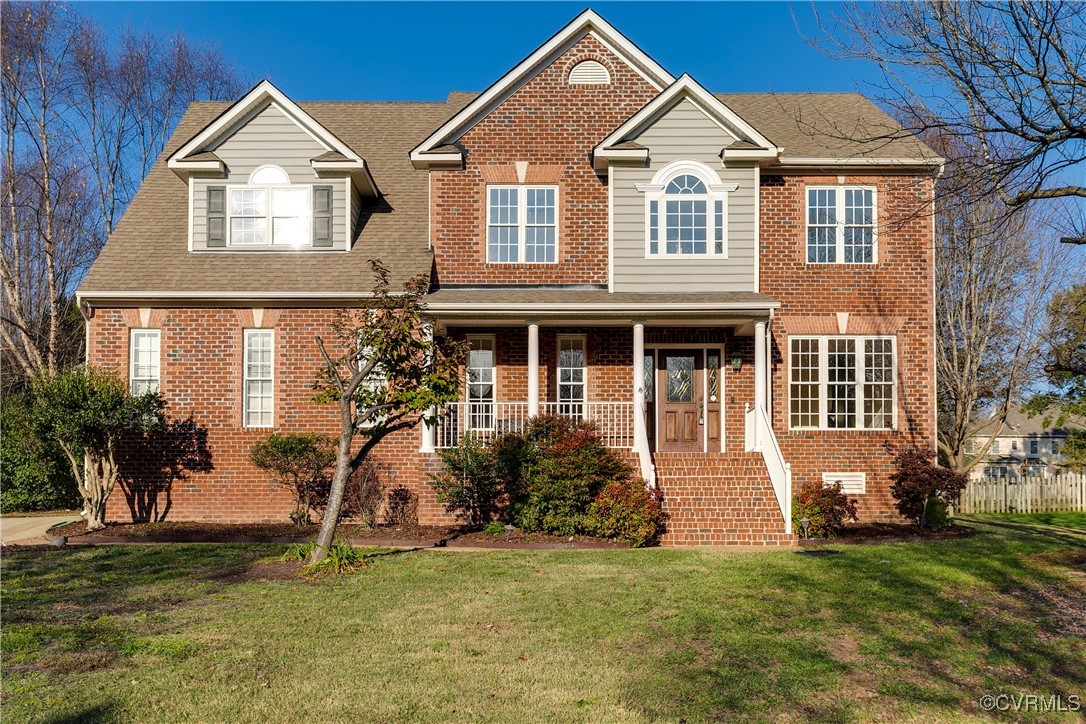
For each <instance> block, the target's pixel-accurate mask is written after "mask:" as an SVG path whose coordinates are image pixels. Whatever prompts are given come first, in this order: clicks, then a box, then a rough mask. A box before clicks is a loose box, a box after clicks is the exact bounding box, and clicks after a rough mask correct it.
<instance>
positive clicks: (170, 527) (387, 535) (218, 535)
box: [50, 522, 630, 550]
mask: <svg viewBox="0 0 1086 724" xmlns="http://www.w3.org/2000/svg"><path fill="white" fill-rule="evenodd" d="M318 530H319V526H317V525H304V526H299V525H294V524H293V523H195V522H176V523H172V522H163V523H114V524H110V525H107V526H106V527H105V528H103V529H102V530H97V531H94V532H93V533H87V529H86V525H85V524H84V523H82V522H78V523H69V524H67V525H63V526H59V527H57V528H53V529H52V530H51V531H50V534H51V535H54V536H67V537H68V544H69V545H82V544H95V543H204V542H220V543H292V542H302V541H308V540H313V539H314V538H316V536H317V531H318ZM340 535H345V536H347V538H348V539H350V541H351V543H352V544H353V545H356V546H396V547H411V546H417V547H420V548H423V547H427V548H429V547H438V548H441V547H449V548H524V549H529V550H549V549H563V548H567V549H575V548H593V549H598V548H629V547H630V546H629V544H628V543H623V542H620V541H611V540H606V539H602V538H592V537H589V536H580V535H577V536H557V535H546V534H544V533H525V532H523V531H520V530H516V531H513V532H512V533H511V534H508V535H506V534H505V533H503V534H501V535H487V534H486V533H483V532H482V531H469V530H467V529H465V528H464V527H462V526H455V525H448V526H440V525H396V526H393V525H379V526H376V527H374V528H367V527H365V526H360V525H354V524H351V523H344V524H342V525H340V526H339V528H338V530H337V532H336V536H337V537H338V536H340Z"/></svg>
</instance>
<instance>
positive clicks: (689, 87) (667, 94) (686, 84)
mask: <svg viewBox="0 0 1086 724" xmlns="http://www.w3.org/2000/svg"><path fill="white" fill-rule="evenodd" d="M680 96H683V97H689V98H691V99H693V100H695V101H697V102H698V104H700V105H701V106H702V108H703V109H704V110H706V111H708V112H709V113H710V114H716V115H718V116H719V117H720V118H721V119H723V120H724V121H726V122H727V123H730V124H731V125H733V126H734V127H735V128H737V129H738V130H739V131H740V132H742V133H744V134H746V135H747V136H749V137H750V140H751V141H752V142H753V143H756V144H758V145H759V146H762V147H763V148H765V149H768V150H769V151H770V152H771V153H772V154H773V155H774V156H776V155H777V154H779V153H780V149H779V148H777V146H775V145H774V144H773V142H772V141H770V140H769V139H768V138H766V137H765V136H763V135H762V134H761V133H759V132H758V130H757V129H756V128H754V126H752V125H750V124H749V123H747V122H746V121H745V120H743V119H742V118H740V117H739V115H738V114H737V113H735V111H733V110H732V109H731V108H728V106H726V105H724V103H723V102H722V101H721V100H720V99H719V98H717V97H716V96H714V95H713V94H712V93H710V92H709V91H707V90H705V88H703V87H702V86H701V84H700V83H698V82H697V81H696V80H694V79H693V78H691V77H690V76H689V75H687V74H686V73H683V75H682V77H681V78H679V79H678V80H677V81H675V82H674V83H672V84H671V85H670V86H668V87H667V88H666V89H664V91H663V92H662V93H660V94H659V95H658V96H656V97H655V98H653V99H652V100H651V101H649V102H648V103H647V104H645V106H644V107H643V108H642V109H641V110H639V111H638V112H637V113H635V114H633V115H632V116H630V117H629V118H628V119H627V120H626V122H625V123H623V124H622V125H621V126H619V127H618V128H617V129H615V131H614V132H613V133H611V135H609V136H608V137H607V138H605V139H603V141H601V142H600V143H599V145H597V146H596V149H597V150H600V149H604V148H607V147H608V146H613V145H615V144H617V143H620V142H621V141H622V140H623V139H624V138H626V137H627V136H629V135H630V134H632V133H633V132H634V131H637V130H639V129H640V127H641V126H642V125H644V124H646V123H647V122H649V121H650V120H652V119H653V118H654V117H655V115H656V114H657V113H658V112H659V111H661V110H662V109H664V108H665V107H667V106H668V105H669V104H670V103H671V102H672V101H674V100H676V99H677V98H679V97H680Z"/></svg>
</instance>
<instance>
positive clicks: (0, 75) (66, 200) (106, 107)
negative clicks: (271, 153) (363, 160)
mask: <svg viewBox="0 0 1086 724" xmlns="http://www.w3.org/2000/svg"><path fill="white" fill-rule="evenodd" d="M240 90H241V88H240V83H239V82H238V80H237V79H236V72H235V70H234V69H233V67H232V66H231V65H230V64H229V63H226V62H225V61H224V59H223V58H222V54H221V53H220V52H219V51H218V50H216V49H215V48H212V47H204V46H200V47H193V45H192V44H191V43H189V42H188V41H186V40H185V38H184V37H183V36H180V35H178V36H174V37H173V38H170V39H168V40H162V39H159V38H156V37H155V36H154V35H152V34H150V33H144V34H139V33H135V32H132V31H126V32H124V33H123V34H122V35H121V37H120V39H119V40H118V41H116V42H112V41H110V40H109V39H108V38H107V36H106V35H105V34H104V33H103V32H102V31H101V30H100V29H99V28H98V27H97V26H96V25H95V24H94V23H92V22H91V21H89V20H88V19H87V18H86V17H84V16H83V15H82V14H80V13H79V12H77V11H76V10H75V9H73V8H72V7H69V6H65V5H61V4H58V3H55V2H37V3H27V2H6V3H4V8H3V12H2V13H0V116H2V119H0V122H2V127H3V157H2V159H0V188H2V193H3V198H2V201H0V203H2V206H3V210H2V222H0V227H2V231H0V245H2V255H0V293H2V298H0V301H2V306H3V310H2V313H0V355H2V357H3V362H4V363H5V371H6V372H7V374H6V375H5V380H4V384H5V386H11V385H12V383H13V381H14V382H15V383H21V382H22V381H25V380H26V379H29V378H30V377H31V376H33V375H34V374H35V373H36V372H37V371H39V370H49V371H52V372H55V371H56V370H57V369H59V368H61V367H64V366H65V365H68V364H71V363H72V362H75V361H77V360H78V359H79V357H80V352H81V349H82V344H83V335H82V334H81V331H82V330H81V326H82V325H81V321H80V317H79V314H78V313H77V311H76V310H75V308H74V298H73V297H74V291H75V287H76V286H77V285H78V284H79V282H80V280H81V279H82V277H83V274H84V273H85V272H86V270H87V269H88V268H89V267H90V264H91V262H93V260H94V257H95V256H96V255H97V254H98V250H99V249H100V248H101V245H102V243H103V242H104V241H105V238H106V236H107V235H108V234H109V233H110V232H111V231H112V230H113V228H114V226H115V225H116V223H117V221H118V220H119V218H120V215H121V214H122V213H123V212H124V209H125V208H126V207H127V205H128V202H129V201H130V200H131V198H132V196H133V195H134V194H135V192H136V189H137V188H138V187H139V185H140V183H141V182H142V180H143V178H144V176H145V175H146V173H147V171H148V170H149V169H150V167H151V165H152V163H153V162H154V160H155V158H156V157H157V156H158V154H159V153H161V151H162V149H163V147H164V146H165V143H166V140H167V138H168V136H169V133H170V132H171V130H172V129H173V127H174V125H175V124H176V123H177V121H178V119H180V117H181V114H182V113H183V112H184V110H185V108H186V107H187V106H188V105H189V103H190V102H191V101H193V100H196V99H198V98H216V97H222V96H223V95H227V96H233V95H236V94H237V93H238V92H240ZM13 378H15V379H14V380H13Z"/></svg>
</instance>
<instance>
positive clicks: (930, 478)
mask: <svg viewBox="0 0 1086 724" xmlns="http://www.w3.org/2000/svg"><path fill="white" fill-rule="evenodd" d="M934 460H935V453H934V452H932V451H930V450H922V449H920V448H918V447H907V448H904V449H902V450H901V451H899V452H898V454H897V455H896V456H895V457H894V464H895V465H897V471H895V472H894V474H893V475H891V476H890V479H891V480H892V481H893V483H894V484H893V485H892V486H890V493H891V494H892V495H893V496H894V500H896V501H897V503H896V506H897V510H898V512H899V513H901V515H902V516H904V517H905V518H908V519H909V520H911V521H913V522H914V523H916V524H917V525H921V526H923V525H924V524H925V523H926V522H927V521H926V520H925V516H924V511H925V510H926V509H927V506H928V501H929V500H931V499H932V498H938V499H939V500H941V501H942V502H943V504H944V506H945V505H947V504H949V503H952V502H954V501H955V500H957V499H958V496H959V495H960V494H961V492H962V490H963V489H964V488H965V486H966V484H967V483H968V482H969V479H968V478H967V477H966V476H965V475H962V474H961V473H956V472H954V471H953V470H950V469H948V468H942V467H939V466H938V465H935V464H934V462H933V461H934Z"/></svg>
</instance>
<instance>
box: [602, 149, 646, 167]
mask: <svg viewBox="0 0 1086 724" xmlns="http://www.w3.org/2000/svg"><path fill="white" fill-rule="evenodd" d="M648 158H649V150H648V149H647V148H646V149H634V148H620V149H616V148H609V149H608V148H604V149H599V150H597V151H594V152H593V153H592V165H593V167H595V169H596V170H597V171H606V170H607V167H608V165H609V164H610V163H614V162H619V163H622V162H626V163H629V162H636V161H647V160H648Z"/></svg>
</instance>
